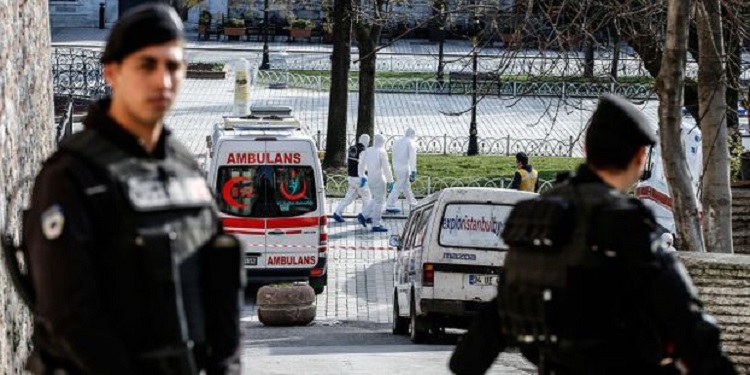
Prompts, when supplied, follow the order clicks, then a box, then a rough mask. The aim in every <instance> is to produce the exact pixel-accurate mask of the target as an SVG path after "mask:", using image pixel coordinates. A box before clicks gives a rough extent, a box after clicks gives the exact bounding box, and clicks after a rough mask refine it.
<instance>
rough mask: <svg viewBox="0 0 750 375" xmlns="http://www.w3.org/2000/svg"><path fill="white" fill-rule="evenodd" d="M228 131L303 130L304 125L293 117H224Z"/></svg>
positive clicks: (225, 127)
mask: <svg viewBox="0 0 750 375" xmlns="http://www.w3.org/2000/svg"><path fill="white" fill-rule="evenodd" d="M224 129H226V130H287V131H289V130H302V124H301V123H300V122H299V121H298V120H296V119H295V118H293V117H288V118H276V117H275V116H271V117H262V118H253V117H224Z"/></svg>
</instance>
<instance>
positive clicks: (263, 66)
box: [260, 0, 271, 70]
mask: <svg viewBox="0 0 750 375" xmlns="http://www.w3.org/2000/svg"><path fill="white" fill-rule="evenodd" d="M270 68H271V66H270V64H269V57H268V0H265V1H264V2H263V61H261V63H260V69H261V70H268V69H270Z"/></svg>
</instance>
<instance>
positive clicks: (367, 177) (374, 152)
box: [357, 134, 393, 232]
mask: <svg viewBox="0 0 750 375" xmlns="http://www.w3.org/2000/svg"><path fill="white" fill-rule="evenodd" d="M359 178H360V186H365V185H368V184H369V185H370V192H372V200H370V203H368V204H367V206H365V207H364V209H363V210H362V212H361V213H360V214H359V215H357V220H359V223H360V224H362V226H363V227H367V221H368V219H371V220H372V231H373V232H387V231H388V228H386V227H385V226H383V223H382V221H381V218H382V216H383V208H385V194H386V189H387V190H388V191H390V190H391V189H392V188H393V174H392V173H391V165H390V163H388V154H387V153H386V152H385V137H383V136H382V135H380V134H377V135H375V137H374V139H373V142H372V147H368V148H367V150H365V152H364V155H360V163H359ZM386 183H387V185H386Z"/></svg>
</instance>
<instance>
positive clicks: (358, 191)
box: [333, 134, 372, 216]
mask: <svg viewBox="0 0 750 375" xmlns="http://www.w3.org/2000/svg"><path fill="white" fill-rule="evenodd" d="M359 145H362V146H360V147H363V149H362V151H361V152H360V153H359V154H357V152H356V151H357V150H358V149H360V147H358V146H359ZM359 145H354V146H352V147H350V148H349V154H348V156H347V158H348V160H347V163H348V164H352V163H357V169H356V170H357V172H355V173H357V176H352V174H353V173H351V172H353V171H350V173H349V176H348V177H347V180H348V182H349V189H348V190H347V191H346V195H345V196H344V199H342V200H341V201H340V202H339V204H338V205H336V209H335V210H334V211H333V212H334V213H335V214H337V215H339V216H341V214H342V213H343V212H344V209H345V208H346V207H347V206H349V205H350V204H352V202H354V200H355V199H357V197H358V196H359V197H362V207H365V206H367V203H369V202H370V200H371V199H372V195H371V194H370V189H369V188H368V187H367V185H365V186H361V185H362V184H361V182H360V179H359V175H358V173H359V165H361V164H362V163H361V162H362V157H363V156H364V155H365V149H367V146H369V145H370V136H369V135H367V134H362V135H360V136H359ZM352 151H354V152H352Z"/></svg>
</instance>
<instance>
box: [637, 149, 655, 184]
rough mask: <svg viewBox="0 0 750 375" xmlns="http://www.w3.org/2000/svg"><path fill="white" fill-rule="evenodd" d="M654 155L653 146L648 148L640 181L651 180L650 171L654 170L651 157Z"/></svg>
mask: <svg viewBox="0 0 750 375" xmlns="http://www.w3.org/2000/svg"><path fill="white" fill-rule="evenodd" d="M653 155H654V146H651V147H649V148H648V157H647V158H646V168H644V169H643V173H642V174H641V178H640V180H641V181H646V180H648V179H649V178H651V171H652V170H653V169H654V162H653V160H652V157H653Z"/></svg>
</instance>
